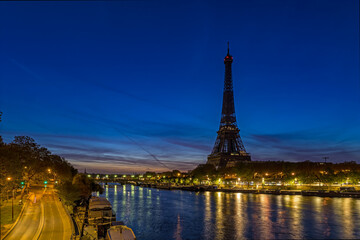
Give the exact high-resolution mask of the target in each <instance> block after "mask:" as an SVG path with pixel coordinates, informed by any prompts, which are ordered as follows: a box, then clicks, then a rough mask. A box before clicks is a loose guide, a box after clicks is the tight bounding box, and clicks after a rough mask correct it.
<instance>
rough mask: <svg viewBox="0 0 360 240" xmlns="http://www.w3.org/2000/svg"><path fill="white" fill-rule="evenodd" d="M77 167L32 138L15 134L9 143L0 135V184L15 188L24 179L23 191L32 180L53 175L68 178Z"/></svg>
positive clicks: (65, 179)
mask: <svg viewBox="0 0 360 240" xmlns="http://www.w3.org/2000/svg"><path fill="white" fill-rule="evenodd" d="M76 173H77V170H76V169H75V168H74V167H73V166H72V165H71V164H70V163H69V162H67V161H66V160H65V159H64V158H62V157H60V156H58V155H55V154H52V153H51V152H50V151H49V150H48V149H47V148H45V147H41V146H40V145H39V144H37V143H36V142H35V140H34V139H32V138H30V137H27V136H17V137H15V138H14V140H13V141H12V142H11V143H4V142H3V140H2V138H1V137H0V187H1V189H5V190H6V189H8V188H14V187H16V186H19V185H20V183H21V182H22V183H23V186H24V187H23V192H24V191H25V189H26V188H27V187H29V186H30V185H31V184H33V183H38V182H41V181H44V180H50V179H56V180H57V181H58V182H59V183H61V182H63V181H71V180H72V178H73V177H74V176H75V175H76Z"/></svg>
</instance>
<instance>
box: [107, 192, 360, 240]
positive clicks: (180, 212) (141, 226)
mask: <svg viewBox="0 0 360 240" xmlns="http://www.w3.org/2000/svg"><path fill="white" fill-rule="evenodd" d="M101 196H103V197H107V198H108V199H109V201H110V202H111V203H112V204H113V208H114V211H115V212H116V218H117V220H121V221H124V222H125V224H127V225H128V226H129V227H131V228H132V229H133V230H134V232H135V234H136V236H137V239H140V240H141V239H146V240H151V239H176V240H180V239H183V240H185V239H208V240H210V239H275V238H276V239H298V238H307V239H309V238H312V239H314V238H316V239H329V238H332V239H351V238H352V239H359V238H360V199H351V198H320V197H303V196H297V195H295V196H286V195H285V196H279V195H265V194H243V193H220V192H216V193H211V192H204V193H194V192H185V191H167V190H159V189H150V188H142V187H136V186H130V185H126V186H116V187H106V188H105V193H103V194H102V195H101Z"/></svg>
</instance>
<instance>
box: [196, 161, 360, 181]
mask: <svg viewBox="0 0 360 240" xmlns="http://www.w3.org/2000/svg"><path fill="white" fill-rule="evenodd" d="M190 175H191V176H192V178H195V179H199V180H206V179H209V180H215V179H219V178H225V179H226V178H228V179H231V178H233V179H237V178H241V181H248V182H249V181H261V180H262V179H265V180H266V181H274V182H276V181H281V182H291V181H294V179H296V181H298V182H301V183H304V184H311V183H314V182H321V183H324V184H329V183H336V182H337V183H345V182H348V183H353V184H358V182H360V164H357V163H356V162H344V163H320V162H310V161H305V162H284V161H266V162H239V163H237V164H236V166H235V167H230V168H219V169H216V168H215V167H214V166H213V165H208V164H205V165H199V166H198V167H197V168H195V169H194V170H193V171H192V172H191V174H190Z"/></svg>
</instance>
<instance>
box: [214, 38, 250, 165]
mask: <svg viewBox="0 0 360 240" xmlns="http://www.w3.org/2000/svg"><path fill="white" fill-rule="evenodd" d="M232 62H233V57H232V56H231V55H230V51H229V43H228V52H227V55H226V57H225V59H224V64H225V81H224V94H223V105H222V113H221V121H220V128H219V131H218V132H217V134H218V135H217V138H216V141H215V145H214V148H213V150H212V152H211V154H210V155H209V156H208V160H207V164H213V165H214V166H216V167H232V166H234V165H235V164H236V162H239V161H251V157H250V154H249V153H247V152H246V150H245V147H244V144H243V142H242V140H241V138H240V134H239V132H240V130H239V129H238V127H237V124H236V116H235V104H234V92H233V81H232V72H231V64H232Z"/></svg>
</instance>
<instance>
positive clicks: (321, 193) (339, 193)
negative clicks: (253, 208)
mask: <svg viewBox="0 0 360 240" xmlns="http://www.w3.org/2000/svg"><path fill="white" fill-rule="evenodd" d="M134 185H137V186H140V187H148V188H155V189H163V190H182V191H193V192H205V191H207V192H227V193H252V194H272V195H302V196H317V197H341V198H343V197H346V198H360V191H359V190H356V188H353V189H352V187H349V188H348V189H345V190H340V188H339V187H332V188H329V187H326V188H328V189H326V188H325V187H320V186H319V187H312V188H310V187H307V189H286V187H284V188H285V189H279V187H273V186H269V187H261V188H258V189H249V188H238V187H233V188H226V187H220V188H218V187H217V186H204V185H193V186H176V185H169V184H146V183H134Z"/></svg>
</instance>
